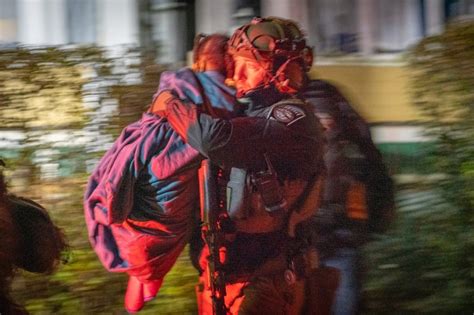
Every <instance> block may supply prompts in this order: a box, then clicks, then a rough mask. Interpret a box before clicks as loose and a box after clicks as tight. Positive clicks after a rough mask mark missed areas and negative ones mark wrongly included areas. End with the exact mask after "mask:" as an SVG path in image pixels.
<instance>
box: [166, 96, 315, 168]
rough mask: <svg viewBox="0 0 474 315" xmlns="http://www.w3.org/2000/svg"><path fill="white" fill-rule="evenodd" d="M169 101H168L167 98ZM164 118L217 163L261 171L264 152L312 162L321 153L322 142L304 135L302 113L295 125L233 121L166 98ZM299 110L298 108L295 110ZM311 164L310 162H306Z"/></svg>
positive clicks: (259, 120) (246, 119) (261, 120)
mask: <svg viewBox="0 0 474 315" xmlns="http://www.w3.org/2000/svg"><path fill="white" fill-rule="evenodd" d="M164 99H165V98H164ZM166 100H167V103H166V106H163V107H162V108H165V110H164V111H163V112H162V115H163V116H165V117H167V119H168V121H169V123H170V125H171V126H172V127H173V129H175V130H176V132H177V133H178V134H179V135H180V136H181V137H182V138H183V139H185V141H186V142H188V143H189V144H190V145H191V146H192V147H193V148H195V149H196V150H198V151H199V152H200V153H201V154H203V155H205V156H206V157H208V158H210V159H211V160H213V161H214V162H215V163H217V164H221V165H225V166H229V167H240V168H261V167H262V166H264V165H265V164H264V163H265V162H264V157H263V155H264V153H266V154H268V155H269V156H278V158H279V159H280V160H281V159H292V160H293V161H295V163H297V162H296V160H301V162H302V163H305V162H304V161H305V160H306V161H310V160H311V159H314V158H315V156H314V155H315V154H316V153H317V152H318V151H319V147H318V146H319V142H318V141H319V139H317V137H312V136H311V135H309V134H308V133H305V132H302V130H301V128H299V126H298V124H302V123H304V122H303V120H304V119H308V118H311V117H310V116H306V115H305V114H304V112H303V111H302V110H300V113H301V116H300V118H301V121H297V120H300V118H298V119H297V120H295V122H294V124H291V123H282V122H281V121H278V120H277V119H272V117H270V118H268V119H267V118H264V117H239V118H234V119H231V120H225V119H217V118H212V117H211V116H209V115H206V114H204V113H202V112H201V111H200V109H199V108H197V107H196V106H193V105H189V104H183V103H182V102H181V101H179V100H178V99H176V98H172V99H170V98H166ZM295 110H296V111H298V108H295ZM306 163H307V162H306Z"/></svg>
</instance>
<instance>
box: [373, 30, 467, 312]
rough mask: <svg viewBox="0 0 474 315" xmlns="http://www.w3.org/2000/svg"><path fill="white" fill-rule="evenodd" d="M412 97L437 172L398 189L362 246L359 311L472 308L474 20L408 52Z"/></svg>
mask: <svg viewBox="0 0 474 315" xmlns="http://www.w3.org/2000/svg"><path fill="white" fill-rule="evenodd" d="M409 63H410V69H411V71H412V75H413V76H412V90H413V101H414V104H415V105H416V106H418V107H419V108H420V109H421V111H422V113H423V114H424V118H425V119H426V120H425V122H426V128H425V132H426V134H427V135H428V136H430V137H431V138H432V139H434V143H433V145H430V147H429V150H428V157H429V161H430V163H432V166H433V168H434V169H435V170H436V172H437V173H441V174H442V175H443V176H440V177H439V178H438V180H437V181H436V182H435V183H434V184H432V185H431V186H428V187H417V188H416V189H413V190H412V191H409V192H405V195H404V196H402V195H401V194H399V196H398V201H399V204H398V206H399V209H400V211H399V218H398V221H397V223H396V225H395V226H394V229H393V230H392V231H391V233H389V234H388V235H386V236H384V237H383V238H381V239H380V240H379V241H378V242H374V243H372V244H370V246H369V247H368V248H367V254H368V257H369V266H372V267H371V269H370V270H369V271H368V276H369V279H368V282H367V283H366V286H365V294H366V298H367V305H366V312H367V313H374V314H470V313H472V311H473V310H474V299H473V297H474V256H473V255H472V253H473V252H474V211H473V210H474V209H473V205H474V93H473V89H474V23H473V22H472V21H471V22H458V23H456V24H452V25H449V26H448V27H447V28H446V30H445V32H444V33H442V34H440V35H437V36H432V37H428V38H425V39H424V40H422V41H421V42H420V43H419V44H418V45H417V46H416V47H414V48H413V49H412V50H411V51H410V52H409Z"/></svg>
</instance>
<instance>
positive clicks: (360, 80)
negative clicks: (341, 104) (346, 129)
mask: <svg viewBox="0 0 474 315" xmlns="http://www.w3.org/2000/svg"><path fill="white" fill-rule="evenodd" d="M310 76H311V77H312V78H318V79H325V80H328V81H331V82H333V83H334V84H335V85H336V86H338V87H340V88H341V90H342V91H343V93H344V95H346V96H347V98H348V99H349V100H350V101H351V103H352V104H353V105H354V107H355V108H356V109H357V111H358V112H360V114H361V115H362V116H363V117H364V118H365V119H367V120H368V121H369V122H370V123H400V122H413V121H419V120H420V119H421V116H420V114H419V112H418V111H417V110H416V108H415V107H414V106H413V105H412V103H411V100H410V89H409V78H410V71H409V69H408V68H406V66H404V65H403V64H399V65H395V66H394V65H364V64H318V63H316V65H315V66H314V67H313V69H312V70H311V72H310Z"/></svg>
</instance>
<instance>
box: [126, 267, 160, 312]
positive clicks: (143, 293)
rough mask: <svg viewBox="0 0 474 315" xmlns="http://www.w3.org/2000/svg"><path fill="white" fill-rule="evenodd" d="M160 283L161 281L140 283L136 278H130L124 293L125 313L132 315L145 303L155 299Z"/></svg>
mask: <svg viewBox="0 0 474 315" xmlns="http://www.w3.org/2000/svg"><path fill="white" fill-rule="evenodd" d="M162 283H163V279H160V280H150V281H146V282H142V281H140V280H139V279H138V278H137V277H134V276H130V278H129V279H128V285H127V291H126V292H125V309H126V310H127V312H128V313H130V314H134V313H137V312H138V311H140V310H141V309H142V308H143V306H144V305H145V302H148V301H151V300H153V299H154V298H155V297H156V294H157V293H158V291H159V290H160V287H161V284H162Z"/></svg>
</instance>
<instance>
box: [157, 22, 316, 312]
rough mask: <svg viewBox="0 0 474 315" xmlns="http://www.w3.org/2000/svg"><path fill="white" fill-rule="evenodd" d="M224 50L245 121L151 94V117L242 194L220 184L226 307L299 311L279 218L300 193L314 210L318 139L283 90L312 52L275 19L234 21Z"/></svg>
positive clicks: (204, 305)
mask: <svg viewBox="0 0 474 315" xmlns="http://www.w3.org/2000/svg"><path fill="white" fill-rule="evenodd" d="M228 51H229V55H230V56H231V57H232V60H233V62H234V65H233V75H232V79H233V81H234V84H235V87H236V90H237V96H238V97H239V98H240V99H239V100H240V101H241V102H242V103H243V104H244V105H245V110H244V111H245V115H246V116H247V117H240V118H234V119H230V120H225V119H216V118H213V117H211V116H209V115H207V114H205V113H202V111H200V110H199V108H198V107H196V106H194V105H192V104H185V103H183V102H181V101H180V100H179V99H178V98H176V97H175V96H173V95H172V93H166V92H164V93H162V94H161V95H160V96H159V97H158V100H161V103H162V106H163V107H162V109H163V112H162V113H161V115H163V116H165V117H166V118H167V119H168V121H169V123H170V125H171V126H172V127H173V128H174V129H175V130H176V131H177V132H178V134H179V135H180V136H181V137H182V138H183V139H185V141H186V142H187V143H189V144H190V145H191V146H192V147H193V148H195V149H197V150H198V151H199V152H200V153H201V154H203V155H204V156H206V157H207V158H209V159H210V160H211V161H213V162H214V163H216V164H218V165H219V166H221V167H222V168H223V169H225V170H230V175H229V176H230V182H232V181H233V180H234V181H237V182H240V184H242V185H244V186H245V187H244V189H243V190H244V192H243V193H242V189H235V188H236V187H235V186H234V187H232V186H230V188H231V192H230V194H229V195H228V196H227V199H228V205H227V207H228V211H229V216H230V218H231V219H232V223H233V226H234V227H235V231H234V232H233V233H232V237H230V238H229V242H228V244H227V248H226V259H225V261H226V262H225V267H226V268H225V276H226V297H225V304H226V308H227V311H228V312H230V313H231V314H237V313H239V314H261V313H269V314H299V313H301V312H302V311H303V310H304V308H305V283H304V277H305V274H304V272H301V270H304V269H305V266H303V263H302V260H301V259H297V256H298V255H297V254H295V252H297V251H296V250H294V249H295V247H294V246H293V245H294V244H293V242H292V241H290V240H289V239H290V238H291V237H292V236H294V235H292V234H293V233H291V232H290V234H289V233H288V231H289V229H288V227H289V226H288V225H289V224H288V223H289V222H291V221H294V220H292V219H291V218H292V213H294V212H300V211H299V210H301V209H298V210H296V211H295V208H298V207H301V205H302V204H304V202H305V201H307V200H306V197H308V196H309V195H311V196H312V199H311V202H312V205H311V206H310V207H308V208H312V209H313V210H314V209H315V208H313V207H315V206H317V199H318V198H317V196H318V193H317V184H316V183H317V180H318V178H319V175H320V174H321V173H322V171H323V167H322V147H323V143H322V134H321V128H320V125H319V123H318V122H317V120H316V119H315V117H314V115H313V114H312V108H311V107H310V106H309V105H308V104H306V103H305V102H304V101H303V100H300V99H298V98H295V97H293V95H294V94H295V93H297V92H298V91H299V90H300V89H301V88H302V87H303V86H304V84H305V81H306V75H305V72H306V70H308V69H309V67H310V66H311V62H312V53H311V50H310V49H309V48H308V47H307V46H306V43H305V39H304V37H303V35H302V33H301V31H300V29H299V28H298V26H297V25H296V24H295V23H294V22H292V21H289V20H285V19H280V18H255V19H254V20H252V22H251V23H249V24H246V25H244V26H242V27H240V28H239V29H237V30H236V31H235V32H234V34H233V36H232V38H231V39H230V41H229V48H228ZM275 174H276V176H275V178H273V179H272V175H275ZM272 180H274V182H273V183H272V184H270V185H263V184H262V182H263V181H265V183H266V184H268V182H271V181H272ZM232 188H234V189H232ZM234 192H238V194H234ZM303 219H304V218H303ZM303 219H302V220H303ZM293 223H294V222H293ZM295 225H296V223H295ZM290 229H291V228H290ZM207 250H209V249H207ZM202 258H203V261H205V260H206V259H207V252H206V249H205V250H204V252H203V255H202ZM203 267H204V266H203ZM206 276H207V275H203V282H204V283H205V280H204V278H205V277H206ZM206 290H207V291H206ZM204 291H205V292H204V293H203V296H204V297H203V298H202V300H201V303H200V305H201V308H200V314H212V311H211V308H210V306H209V304H210V298H209V296H210V295H211V293H210V292H209V289H208V287H207V286H206V284H204ZM305 311H306V312H307V313H311V310H308V309H306V310H305Z"/></svg>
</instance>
